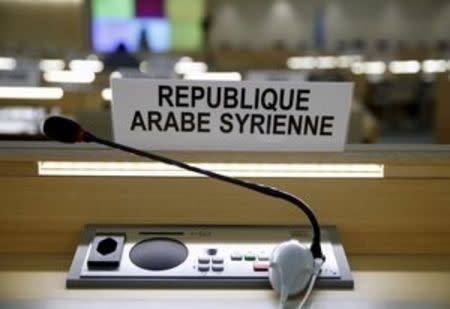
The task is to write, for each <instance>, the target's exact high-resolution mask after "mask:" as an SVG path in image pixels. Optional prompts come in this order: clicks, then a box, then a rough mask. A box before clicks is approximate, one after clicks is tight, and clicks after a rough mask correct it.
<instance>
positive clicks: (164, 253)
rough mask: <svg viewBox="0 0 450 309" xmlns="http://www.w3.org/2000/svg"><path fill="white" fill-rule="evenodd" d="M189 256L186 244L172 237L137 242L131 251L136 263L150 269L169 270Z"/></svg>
mask: <svg viewBox="0 0 450 309" xmlns="http://www.w3.org/2000/svg"><path fill="white" fill-rule="evenodd" d="M187 256H188V250H187V248H186V246H185V245H184V244H183V243H181V242H180V241H178V240H175V239H171V238H151V239H146V240H143V241H141V242H140V243H138V244H136V245H135V246H134V247H133V248H132V249H131V252H130V259H131V261H132V262H133V263H134V264H135V265H136V266H139V267H141V268H144V269H148V270H167V269H171V268H174V267H176V266H178V265H180V264H181V263H183V262H184V261H185V260H186V258H187Z"/></svg>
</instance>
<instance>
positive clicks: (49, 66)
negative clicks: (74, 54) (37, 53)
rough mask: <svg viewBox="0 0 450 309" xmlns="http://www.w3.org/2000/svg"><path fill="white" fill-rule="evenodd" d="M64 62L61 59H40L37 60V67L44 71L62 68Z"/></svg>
mask: <svg viewBox="0 0 450 309" xmlns="http://www.w3.org/2000/svg"><path fill="white" fill-rule="evenodd" d="M65 66H66V64H65V63H64V60H62V59H42V60H40V61H39V69H40V70H41V71H44V72H48V71H61V70H64V67H65Z"/></svg>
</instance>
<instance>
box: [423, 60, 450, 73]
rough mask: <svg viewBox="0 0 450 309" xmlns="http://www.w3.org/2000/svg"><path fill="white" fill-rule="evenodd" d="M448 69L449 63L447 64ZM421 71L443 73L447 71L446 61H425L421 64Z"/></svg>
mask: <svg viewBox="0 0 450 309" xmlns="http://www.w3.org/2000/svg"><path fill="white" fill-rule="evenodd" d="M448 69H450V62H449V63H448ZM422 71H423V72H424V73H428V74H432V73H444V72H445V71H447V61H446V60H443V59H427V60H424V61H423V62H422Z"/></svg>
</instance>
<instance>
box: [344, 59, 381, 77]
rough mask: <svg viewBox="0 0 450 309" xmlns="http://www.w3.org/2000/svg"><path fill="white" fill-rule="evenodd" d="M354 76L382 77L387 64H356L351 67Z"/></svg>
mask: <svg viewBox="0 0 450 309" xmlns="http://www.w3.org/2000/svg"><path fill="white" fill-rule="evenodd" d="M351 71H352V72H353V74H357V75H360V74H367V75H381V74H384V73H385V72H386V64H385V63H384V62H383V61H366V62H355V63H353V64H352V65H351Z"/></svg>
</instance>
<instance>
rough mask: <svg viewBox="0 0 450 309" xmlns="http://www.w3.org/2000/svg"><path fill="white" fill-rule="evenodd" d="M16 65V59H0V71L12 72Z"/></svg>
mask: <svg viewBox="0 0 450 309" xmlns="http://www.w3.org/2000/svg"><path fill="white" fill-rule="evenodd" d="M16 65H17V61H16V59H14V58H9V57H0V70H5V71H12V70H14V69H15V68H16Z"/></svg>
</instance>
